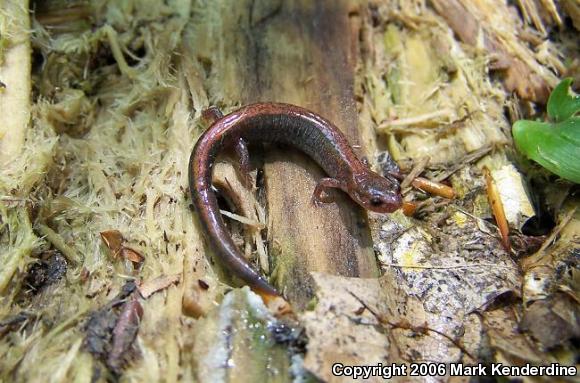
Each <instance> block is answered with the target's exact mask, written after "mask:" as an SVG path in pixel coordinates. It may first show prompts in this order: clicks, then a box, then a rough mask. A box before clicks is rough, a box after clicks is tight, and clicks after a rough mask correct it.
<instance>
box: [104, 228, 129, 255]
mask: <svg viewBox="0 0 580 383" xmlns="http://www.w3.org/2000/svg"><path fill="white" fill-rule="evenodd" d="M101 239H102V240H103V243H104V244H105V246H107V248H108V249H109V250H110V251H111V255H112V256H113V258H117V257H118V256H119V254H120V253H121V244H122V243H123V241H124V239H123V235H122V234H121V232H120V231H119V230H106V231H101Z"/></svg>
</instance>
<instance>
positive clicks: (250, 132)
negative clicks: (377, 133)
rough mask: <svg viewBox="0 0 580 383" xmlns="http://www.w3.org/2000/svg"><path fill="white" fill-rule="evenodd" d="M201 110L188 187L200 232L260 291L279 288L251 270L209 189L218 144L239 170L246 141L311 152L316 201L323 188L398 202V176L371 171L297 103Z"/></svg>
mask: <svg viewBox="0 0 580 383" xmlns="http://www.w3.org/2000/svg"><path fill="white" fill-rule="evenodd" d="M205 115H206V116H207V115H211V116H212V117H213V119H214V121H213V123H212V125H211V126H210V127H209V128H208V129H207V130H206V131H205V132H204V133H203V134H202V135H201V137H200V138H199V140H198V141H197V143H196V144H195V147H194V148H193V152H192V153H191V157H190V160H189V188H190V191H191V198H192V202H193V206H194V208H195V210H196V212H197V215H198V217H199V220H200V223H201V226H202V229H203V232H204V235H205V236H206V238H207V240H208V242H209V244H210V245H211V247H212V249H213V251H214V252H215V254H216V256H218V257H219V258H220V260H221V262H222V264H223V265H224V266H225V267H226V268H227V269H229V270H231V271H232V272H233V273H234V275H236V276H237V277H239V278H240V279H242V280H243V281H244V282H245V283H247V284H248V285H249V286H250V287H251V288H252V289H253V290H254V291H256V292H258V293H260V294H262V295H266V296H267V295H270V296H278V295H279V293H278V292H277V291H276V289H275V288H274V287H272V286H271V285H270V284H269V283H268V282H267V281H266V279H264V278H263V277H262V276H261V275H260V274H258V272H256V271H255V270H254V269H253V268H252V267H251V266H250V265H249V264H248V262H247V261H246V259H245V258H244V256H243V255H242V253H241V252H240V251H239V249H238V248H237V246H236V245H235V244H234V241H233V240H232V237H231V235H230V233H229V232H228V229H227V227H226V225H225V223H224V220H223V218H222V215H221V213H220V209H219V206H218V201H217V198H216V195H215V192H214V190H212V172H213V171H212V169H213V166H214V164H215V161H216V157H217V155H218V154H219V153H220V152H221V151H222V150H228V149H233V150H235V152H236V153H237V155H238V157H239V159H240V166H241V170H242V171H245V172H247V171H248V169H249V154H248V149H247V143H248V142H252V141H253V142H256V141H258V142H271V143H281V144H285V145H290V146H293V147H295V148H297V149H299V150H301V151H303V152H304V153H306V154H307V155H308V156H310V157H311V158H312V159H313V160H314V161H316V163H318V165H320V167H321V168H322V169H323V170H324V171H325V172H326V174H327V175H328V177H327V178H322V179H321V180H320V181H319V182H318V185H317V186H316V188H315V190H314V194H313V196H312V200H313V202H314V203H315V204H318V203H320V202H331V201H330V199H329V196H328V194H327V195H326V196H323V193H324V194H326V193H325V189H330V188H336V189H340V190H342V191H344V192H346V193H347V194H348V195H349V196H350V197H351V198H352V199H353V200H354V201H355V202H357V203H358V204H359V205H361V206H362V207H363V208H365V209H367V210H371V211H374V212H378V213H391V212H393V211H395V210H397V209H398V208H399V207H401V204H402V197H401V190H400V186H399V182H398V181H397V180H396V179H394V178H392V177H390V176H387V177H386V178H385V177H382V176H380V175H379V174H377V173H375V172H373V171H372V170H370V169H369V168H368V166H367V165H366V164H365V163H364V162H363V161H361V160H359V159H358V157H357V156H356V154H355V153H354V151H353V149H352V147H351V146H350V145H349V143H348V141H347V139H346V137H345V136H344V135H343V134H342V133H341V132H340V130H338V128H337V127H335V126H334V125H333V124H332V123H330V122H329V121H328V120H326V119H324V118H322V117H321V116H319V115H318V114H316V113H313V112H311V111H309V110H306V109H303V108H300V107H298V106H294V105H289V104H278V103H260V104H253V105H248V106H244V107H242V108H240V109H238V110H236V111H235V112H232V113H230V114H228V115H226V116H222V115H221V113H220V112H219V111H218V110H217V109H209V110H208V111H206V113H205Z"/></svg>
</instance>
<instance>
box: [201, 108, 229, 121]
mask: <svg viewBox="0 0 580 383" xmlns="http://www.w3.org/2000/svg"><path fill="white" fill-rule="evenodd" d="M223 116H224V114H223V113H222V112H221V110H219V108H218V107H217V106H210V107H209V108H207V109H206V110H204V111H203V112H201V117H202V118H203V119H204V120H205V121H206V123H208V124H213V123H214V122H216V121H217V120H219V119H220V118H222V117H223Z"/></svg>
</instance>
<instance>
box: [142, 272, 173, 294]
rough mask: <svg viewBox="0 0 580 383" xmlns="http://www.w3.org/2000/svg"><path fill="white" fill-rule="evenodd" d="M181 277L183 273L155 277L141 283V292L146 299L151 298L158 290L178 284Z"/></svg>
mask: <svg viewBox="0 0 580 383" xmlns="http://www.w3.org/2000/svg"><path fill="white" fill-rule="evenodd" d="M180 278H181V274H173V275H162V276H160V277H157V278H155V279H152V280H150V281H147V282H143V283H141V285H139V292H140V293H141V296H142V297H143V298H145V299H147V298H149V297H150V296H151V295H153V294H155V293H156V292H158V291H160V290H163V289H166V288H168V287H169V286H171V285H173V284H177V283H178V282H179V280H180Z"/></svg>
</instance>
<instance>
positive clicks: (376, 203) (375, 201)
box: [371, 195, 383, 206]
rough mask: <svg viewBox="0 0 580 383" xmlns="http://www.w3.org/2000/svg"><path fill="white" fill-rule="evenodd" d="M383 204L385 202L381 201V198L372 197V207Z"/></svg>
mask: <svg viewBox="0 0 580 383" xmlns="http://www.w3.org/2000/svg"><path fill="white" fill-rule="evenodd" d="M382 204H383V200H382V199H381V197H379V196H376V195H374V196H372V197H371V205H373V206H380V205H382Z"/></svg>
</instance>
